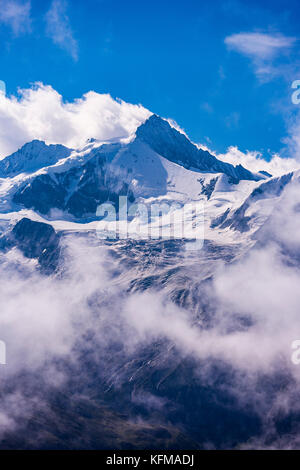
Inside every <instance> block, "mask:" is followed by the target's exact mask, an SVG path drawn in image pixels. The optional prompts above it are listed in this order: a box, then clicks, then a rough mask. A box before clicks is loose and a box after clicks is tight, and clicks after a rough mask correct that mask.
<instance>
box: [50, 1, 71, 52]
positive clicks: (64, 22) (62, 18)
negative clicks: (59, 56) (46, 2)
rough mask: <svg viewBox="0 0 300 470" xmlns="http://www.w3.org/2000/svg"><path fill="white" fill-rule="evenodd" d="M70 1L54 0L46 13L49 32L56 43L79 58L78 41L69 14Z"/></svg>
mask: <svg viewBox="0 0 300 470" xmlns="http://www.w3.org/2000/svg"><path fill="white" fill-rule="evenodd" d="M67 7H68V3H67V2H66V1H65V0H53V2H52V4H51V7H50V9H49V11H48V13H47V15H46V22H47V33H48V35H49V36H50V37H51V39H52V40H53V42H54V43H55V44H57V45H58V46H60V47H61V48H62V49H64V50H65V51H67V52H68V53H69V54H70V55H71V56H72V58H73V59H74V60H75V61H76V60H78V43H77V41H76V39H75V38H74V35H73V31H72V28H71V25H70V19H69V17H68V15H67Z"/></svg>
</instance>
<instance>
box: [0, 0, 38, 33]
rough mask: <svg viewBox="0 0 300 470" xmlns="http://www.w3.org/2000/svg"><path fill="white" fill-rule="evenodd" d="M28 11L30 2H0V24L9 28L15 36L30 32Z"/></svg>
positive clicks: (8, 0) (6, 0)
mask: <svg viewBox="0 0 300 470" xmlns="http://www.w3.org/2000/svg"><path fill="white" fill-rule="evenodd" d="M30 10H31V2H30V0H28V1H17V0H0V23H2V24H5V25H7V26H9V27H10V28H11V29H12V31H13V33H14V34H15V35H16V36H18V35H19V34H22V33H25V32H28V31H30V30H31V17H30Z"/></svg>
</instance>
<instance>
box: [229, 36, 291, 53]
mask: <svg viewBox="0 0 300 470" xmlns="http://www.w3.org/2000/svg"><path fill="white" fill-rule="evenodd" d="M295 40H296V39H295V38H293V37H286V36H283V35H281V34H277V35H272V34H263V33H239V34H232V35H231V36H227V37H226V38H225V44H226V45H227V46H228V47H229V48H231V49H234V50H236V51H237V52H240V53H241V54H245V55H247V56H248V57H252V58H254V59H271V58H273V57H275V56H276V55H277V54H279V53H280V52H282V51H283V50H284V49H289V48H290V47H292V46H293V44H294V42H295Z"/></svg>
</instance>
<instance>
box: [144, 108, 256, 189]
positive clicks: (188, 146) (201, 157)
mask: <svg viewBox="0 0 300 470" xmlns="http://www.w3.org/2000/svg"><path fill="white" fill-rule="evenodd" d="M136 137H137V139H139V140H141V141H143V142H144V143H146V144H147V145H149V147H151V148H152V150H154V151H155V152H156V153H158V154H159V155H161V156H163V157H164V158H166V159H167V160H170V161H172V162H174V163H177V164H179V165H181V166H183V167H185V168H187V169H188V170H199V171H202V172H207V173H224V174H226V175H227V176H228V177H229V181H230V182H231V183H238V182H239V181H240V180H259V179H260V177H259V176H257V175H254V174H253V173H251V172H250V171H248V170H247V169H246V168H244V167H243V166H242V165H238V166H236V167H235V166H233V165H231V164H230V163H224V162H222V161H220V160H218V159H217V158H216V157H215V156H214V155H212V154H211V153H209V152H208V151H207V150H203V149H199V148H198V147H197V146H196V145H194V144H193V143H192V142H191V141H190V140H189V139H188V138H187V137H186V135H185V134H183V133H182V132H179V131H178V130H177V129H175V128H174V127H172V126H171V125H170V124H169V123H168V121H166V120H165V119H162V118H160V117H159V116H157V115H156V114H152V116H150V117H149V118H148V119H147V121H145V122H144V124H142V125H141V126H140V127H138V129H137V131H136ZM261 179H262V178H261Z"/></svg>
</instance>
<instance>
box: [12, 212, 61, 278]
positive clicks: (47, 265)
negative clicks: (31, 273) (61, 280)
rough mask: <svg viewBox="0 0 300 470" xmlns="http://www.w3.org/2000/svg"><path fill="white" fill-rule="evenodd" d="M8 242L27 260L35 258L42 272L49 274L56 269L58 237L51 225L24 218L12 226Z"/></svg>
mask: <svg viewBox="0 0 300 470" xmlns="http://www.w3.org/2000/svg"><path fill="white" fill-rule="evenodd" d="M8 240H9V243H10V244H11V245H14V246H16V247H17V248H19V250H21V251H22V253H23V254H24V256H26V257H27V258H36V259H37V260H38V262H39V264H40V266H41V269H42V271H43V272H45V273H51V272H53V271H54V270H55V269H56V268H57V266H58V259H59V251H60V250H59V240H60V237H59V236H58V235H57V234H56V232H55V230H54V229H53V227H52V226H51V225H48V224H45V223H41V222H35V221H32V220H30V219H28V218H26V217H24V218H23V219H21V220H20V221H19V222H18V223H17V224H16V225H15V226H14V228H13V230H12V231H11V233H10V235H9V237H8Z"/></svg>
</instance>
